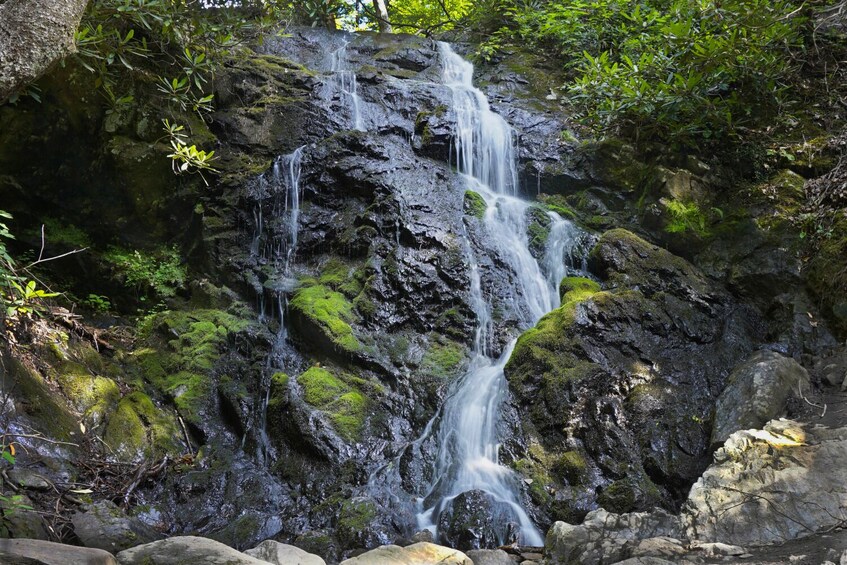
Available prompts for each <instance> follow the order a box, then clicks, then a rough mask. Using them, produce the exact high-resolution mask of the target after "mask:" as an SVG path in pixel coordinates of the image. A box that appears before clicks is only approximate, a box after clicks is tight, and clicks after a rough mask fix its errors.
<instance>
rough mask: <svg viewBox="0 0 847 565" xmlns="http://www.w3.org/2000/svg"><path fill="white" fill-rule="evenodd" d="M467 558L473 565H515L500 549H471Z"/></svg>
mask: <svg viewBox="0 0 847 565" xmlns="http://www.w3.org/2000/svg"><path fill="white" fill-rule="evenodd" d="M468 557H470V559H471V561H473V563H474V565H515V561H514V559H512V558H511V557H509V554H508V553H506V552H505V551H503V550H502V549H472V550H470V551H468Z"/></svg>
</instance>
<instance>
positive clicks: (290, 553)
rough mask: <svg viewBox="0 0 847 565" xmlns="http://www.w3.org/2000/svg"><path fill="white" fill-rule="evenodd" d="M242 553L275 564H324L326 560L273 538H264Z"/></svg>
mask: <svg viewBox="0 0 847 565" xmlns="http://www.w3.org/2000/svg"><path fill="white" fill-rule="evenodd" d="M244 553H246V554H247V555H249V556H250V557H255V558H256V559H261V560H263V561H267V562H268V563H274V564H275V565H326V561H324V560H323V559H322V558H320V557H318V556H317V555H314V554H312V553H309V552H308V551H303V550H302V549H300V548H299V547H294V546H293V545H286V544H284V543H279V542H277V541H273V540H265V541H263V542H262V543H260V544H259V545H257V546H256V547H254V548H253V549H248V550H247V551H245V552H244Z"/></svg>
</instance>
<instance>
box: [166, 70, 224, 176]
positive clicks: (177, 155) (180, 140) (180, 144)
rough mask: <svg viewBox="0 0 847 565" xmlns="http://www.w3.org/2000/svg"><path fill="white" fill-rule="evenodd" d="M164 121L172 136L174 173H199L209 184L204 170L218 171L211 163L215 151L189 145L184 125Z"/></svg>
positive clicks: (168, 134) (171, 155)
mask: <svg viewBox="0 0 847 565" xmlns="http://www.w3.org/2000/svg"><path fill="white" fill-rule="evenodd" d="M174 80H176V79H174ZM206 98H208V99H209V100H211V95H210V96H208V97H205V98H203V100H206ZM162 123H163V124H164V130H165V133H166V134H167V136H168V137H169V138H170V142H171V149H173V153H170V154H169V155H168V157H169V158H170V159H171V165H172V167H173V171H174V174H177V175H179V174H182V173H199V174H200V177H201V178H202V179H203V182H204V183H206V186H208V185H209V183H208V181H206V177H204V176H203V171H208V172H211V173H216V172H217V169H215V168H214V167H212V165H211V163H212V161H214V160H215V152H214V151H208V152H207V151H204V150H202V149H197V146H196V145H188V143H187V142H186V138H187V136H186V135H185V134H184V133H183V131H184V130H185V128H184V127H183V126H181V125H178V124H172V123H171V122H170V120H168V119H167V118H165V119H164V120H162Z"/></svg>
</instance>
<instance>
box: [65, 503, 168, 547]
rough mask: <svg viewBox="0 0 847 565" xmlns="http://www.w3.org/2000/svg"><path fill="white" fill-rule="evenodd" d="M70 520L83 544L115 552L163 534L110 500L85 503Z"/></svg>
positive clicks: (160, 536) (156, 538)
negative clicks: (81, 509) (128, 514)
mask: <svg viewBox="0 0 847 565" xmlns="http://www.w3.org/2000/svg"><path fill="white" fill-rule="evenodd" d="M71 523H72V524H73V526H74V533H75V534H76V536H77V537H78V538H79V539H80V541H81V542H82V545H84V546H85V547H94V548H97V549H103V550H106V551H110V552H113V553H117V552H119V551H123V550H125V549H129V548H130V547H134V546H136V545H141V544H145V543H150V542H153V541H157V540H160V539H162V538H163V537H164V536H162V534H160V533H159V532H157V531H156V530H154V529H153V528H151V527H150V526H148V525H147V524H144V523H143V522H141V521H140V520H138V519H137V518H131V517H129V516H127V515H126V514H125V513H124V512H123V511H122V510H121V509H120V508H118V506H117V505H116V504H114V503H113V502H110V501H108V500H101V501H100V502H96V503H94V504H87V505H85V506H84V507H83V511H82V512H76V513H74V515H73V517H72V518H71Z"/></svg>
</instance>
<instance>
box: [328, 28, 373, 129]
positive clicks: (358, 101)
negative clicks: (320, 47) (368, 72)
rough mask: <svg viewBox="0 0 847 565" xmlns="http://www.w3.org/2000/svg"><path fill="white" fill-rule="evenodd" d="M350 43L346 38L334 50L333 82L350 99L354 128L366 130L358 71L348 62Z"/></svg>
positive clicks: (343, 95)
mask: <svg viewBox="0 0 847 565" xmlns="http://www.w3.org/2000/svg"><path fill="white" fill-rule="evenodd" d="M348 44H349V42H348V41H347V40H344V45H342V46H341V47H340V48H338V49H337V50H335V51H333V52H332V55H331V60H330V71H332V73H333V74H332V76H333V82H334V84H335V86H336V88H337V89H338V91H339V92H340V93H341V97H342V99H347V100H348V105H349V108H350V121H351V122H352V125H353V129H357V130H359V131H365V124H364V120H363V119H362V98H361V97H360V96H359V88H358V84H357V82H356V73H355V72H354V71H353V70H351V69H350V65H349V63H348V62H347V45H348Z"/></svg>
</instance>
